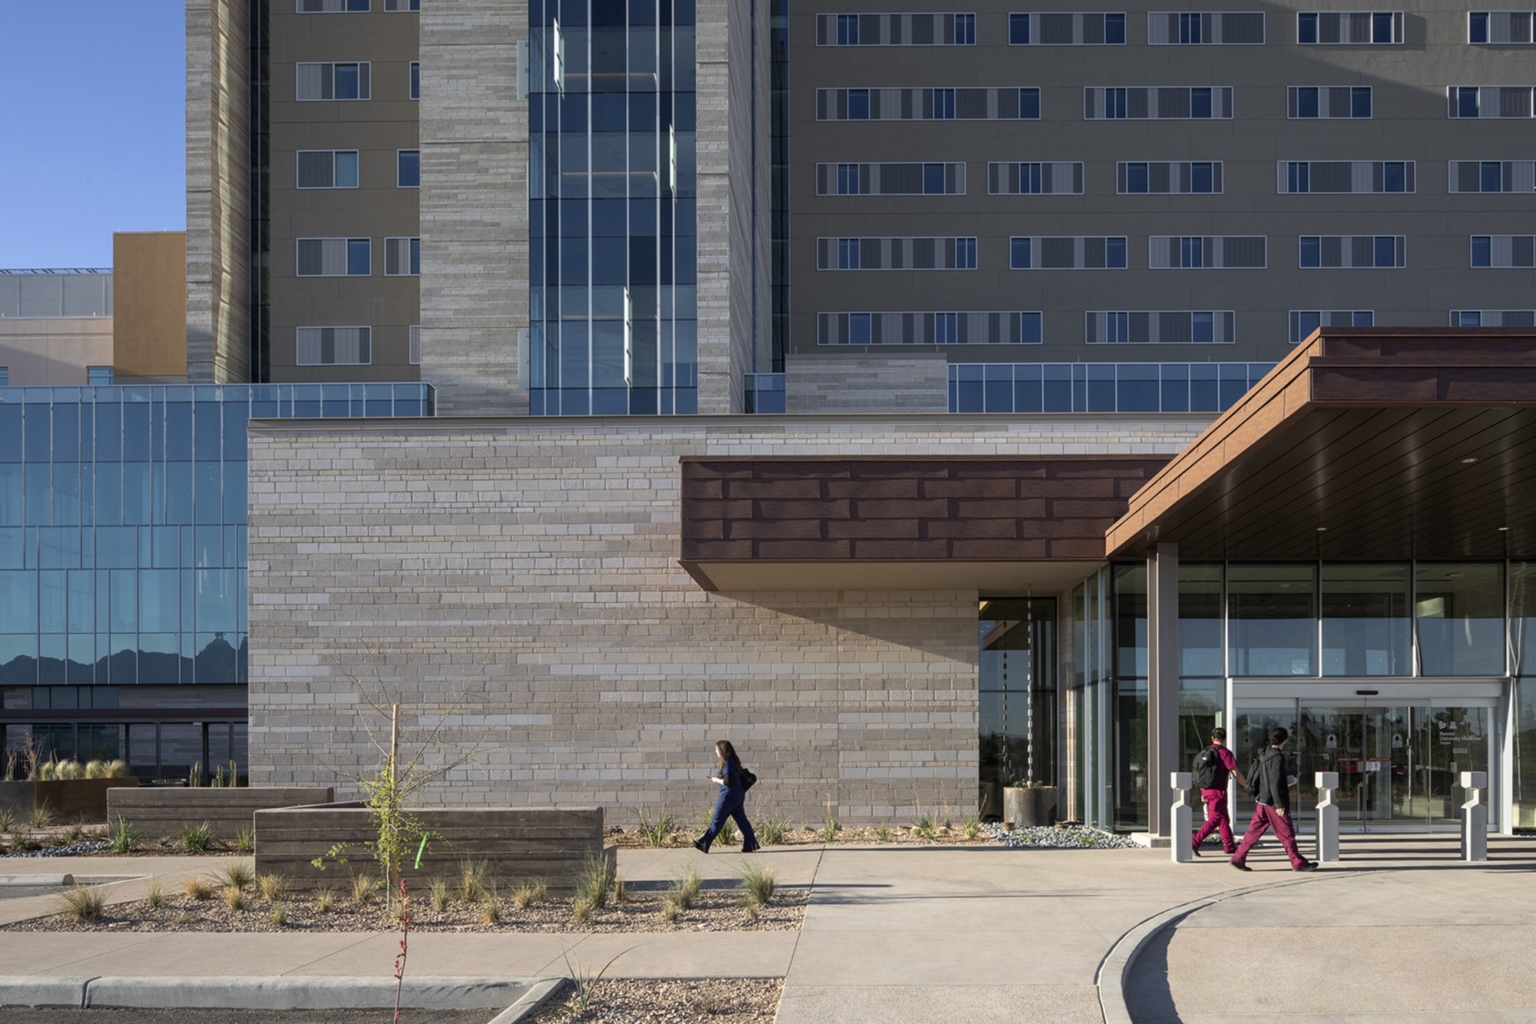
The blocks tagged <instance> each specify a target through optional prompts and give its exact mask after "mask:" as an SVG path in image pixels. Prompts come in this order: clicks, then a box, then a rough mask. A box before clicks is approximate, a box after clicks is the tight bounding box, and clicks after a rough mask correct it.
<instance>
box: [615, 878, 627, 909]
mask: <svg viewBox="0 0 1536 1024" xmlns="http://www.w3.org/2000/svg"><path fill="white" fill-rule="evenodd" d="M627 899H629V890H628V889H626V888H625V887H624V876H623V875H621V874H618V873H617V872H615V873H614V876H613V902H615V903H623V902H624V901H625V900H627Z"/></svg>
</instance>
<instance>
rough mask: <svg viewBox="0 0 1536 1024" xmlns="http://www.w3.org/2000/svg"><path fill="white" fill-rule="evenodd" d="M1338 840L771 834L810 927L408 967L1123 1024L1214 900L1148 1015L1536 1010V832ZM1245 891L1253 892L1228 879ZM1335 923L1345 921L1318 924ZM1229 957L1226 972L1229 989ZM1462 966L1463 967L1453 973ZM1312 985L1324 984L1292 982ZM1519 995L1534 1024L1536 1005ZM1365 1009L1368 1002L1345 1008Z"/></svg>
mask: <svg viewBox="0 0 1536 1024" xmlns="http://www.w3.org/2000/svg"><path fill="white" fill-rule="evenodd" d="M1343 845H1344V855H1345V858H1346V860H1345V863H1344V864H1343V865H1341V866H1338V867H1330V868H1327V869H1324V870H1322V871H1318V872H1315V873H1313V874H1309V875H1297V874H1293V873H1292V872H1290V871H1289V870H1286V866H1285V863H1284V860H1283V858H1282V857H1281V855H1280V853H1279V851H1278V850H1277V849H1274V848H1273V847H1272V845H1267V846H1266V847H1264V848H1261V849H1260V850H1259V851H1257V852H1256V853H1255V856H1254V857H1253V859H1252V860H1251V864H1252V866H1253V867H1254V868H1255V869H1256V870H1255V871H1254V872H1253V873H1251V874H1240V873H1238V872H1236V871H1233V870H1232V869H1231V868H1230V867H1228V866H1227V865H1226V861H1225V858H1223V857H1221V856H1219V855H1217V856H1215V857H1209V856H1208V857H1206V858H1204V859H1202V860H1199V861H1197V862H1195V863H1194V864H1191V865H1177V864H1173V863H1171V862H1170V861H1169V859H1168V853H1167V851H1166V850H1158V851H1151V850H1082V851H1075V850H1009V849H1004V848H1001V847H997V846H978V847H950V846H933V847H909V846H888V847H867V848H859V847H837V846H833V847H827V848H820V847H790V848H774V849H768V850H765V851H763V853H762V854H760V855H758V856H759V857H761V859H762V860H764V861H766V862H767V863H769V864H772V865H773V866H774V867H775V868H776V870H777V872H778V875H779V879H780V882H781V884H783V885H789V886H795V885H811V886H812V887H813V889H812V898H811V904H810V907H809V909H808V912H807V914H806V919H805V926H804V928H803V929H802V931H800V932H798V933H796V932H734V933H733V932H702V931H694V932H683V931H678V932H667V933H657V934H628V935H606V934H605V935H594V934H585V933H565V934H558V933H555V934H500V935H487V934H480V933H431V932H423V933H417V934H416V935H413V936H412V940H411V967H412V971H413V973H415V972H419V974H420V975H422V976H426V975H438V976H448V977H452V976H459V977H482V978H491V977H506V978H536V977H549V976H551V975H565V974H569V973H570V972H571V970H572V969H580V970H582V971H588V972H590V971H594V970H596V969H597V968H598V967H601V966H602V965H603V964H604V963H606V962H607V961H608V959H609V958H610V957H612V956H613V955H614V954H616V953H618V952H620V951H622V950H628V952H626V953H625V954H624V955H623V956H622V957H620V958H619V959H618V960H617V961H616V962H615V963H614V964H613V965H612V967H611V968H609V975H610V976H618V977H737V976H744V975H751V976H763V977H779V976H782V977H785V978H786V983H785V989H784V997H783V1001H782V1003H781V1006H780V1009H779V1015H778V1021H779V1024H824V1022H844V1021H847V1022H853V1021H858V1022H860V1024H864V1022H866V1021H868V1020H869V1019H871V1018H872V1017H875V1018H880V1017H884V1018H888V1019H895V1020H901V1021H903V1022H912V1024H925V1022H935V1024H937V1022H948V1021H962V1020H963V1021H965V1022H967V1024H975V1022H978V1021H1008V1022H1011V1024H1019V1022H1023V1024H1030V1022H1046V1021H1050V1022H1083V1024H1098V1022H1101V1021H1103V1020H1104V1019H1105V1018H1104V1014H1103V1012H1102V1010H1101V1007H1100V1003H1099V992H1100V990H1099V987H1098V985H1097V981H1098V975H1099V973H1100V969H1101V965H1102V964H1103V962H1104V960H1105V957H1106V955H1107V954H1108V953H1109V952H1110V950H1111V949H1112V948H1114V947H1115V945H1116V943H1117V942H1119V941H1120V940H1121V939H1122V937H1123V936H1124V935H1125V934H1126V933H1127V932H1129V931H1131V930H1132V929H1134V928H1135V927H1136V926H1137V925H1139V924H1141V923H1142V922H1144V921H1146V920H1148V919H1149V918H1153V917H1155V916H1156V915H1159V914H1162V913H1164V912H1166V911H1167V910H1168V909H1169V908H1171V907H1178V906H1182V905H1185V904H1190V903H1202V902H1206V901H1211V900H1219V902H1216V903H1212V904H1211V905H1210V907H1208V908H1206V909H1203V910H1200V911H1197V912H1195V913H1193V914H1191V915H1190V916H1189V917H1188V918H1186V919H1185V920H1184V921H1183V922H1181V923H1180V924H1178V926H1177V927H1174V928H1172V929H1171V930H1166V931H1165V932H1163V933H1160V934H1157V935H1154V936H1152V938H1151V939H1149V941H1148V943H1147V945H1146V948H1145V950H1144V951H1143V953H1142V955H1141V957H1140V958H1139V959H1138V961H1137V963H1136V966H1135V970H1134V971H1133V974H1132V977H1131V979H1130V982H1131V984H1130V986H1129V987H1128V989H1127V993H1128V995H1129V996H1130V998H1131V1002H1132V1010H1133V1015H1134V1016H1135V1017H1136V1019H1137V1020H1142V1019H1145V1020H1147V1021H1159V1022H1161V1021H1171V1020H1179V1019H1184V1020H1190V1021H1199V1022H1200V1024H1216V1022H1218V1021H1223V1020H1225V1019H1227V1018H1223V1017H1220V1016H1219V1015H1218V1014H1219V1013H1223V1012H1224V1013H1227V1014H1229V1015H1230V1016H1231V1019H1236V1017H1237V1016H1241V1017H1242V1018H1243V1019H1244V1020H1245V1021H1253V1020H1255V1019H1267V1018H1262V1017H1261V1018H1255V1017H1254V1016H1253V1014H1252V1013H1250V1012H1247V1011H1250V1010H1253V1011H1256V1012H1259V1013H1260V1014H1262V1013H1266V1012H1267V1013H1271V1014H1279V1015H1280V1016H1275V1017H1274V1019H1276V1020H1280V1019H1286V1018H1285V1017H1284V1014H1285V1013H1287V1012H1290V1010H1289V1007H1291V1006H1293V1005H1294V1006H1296V1007H1304V1009H1302V1008H1298V1009H1296V1010H1295V1011H1294V1012H1295V1013H1306V1014H1308V1015H1309V1017H1308V1020H1309V1021H1310V1022H1314V1024H1315V1022H1320V1021H1326V1020H1333V1019H1337V1020H1339V1021H1350V1022H1351V1024H1366V1022H1367V1021H1368V1020H1370V1019H1369V1018H1366V1017H1360V1016H1358V1014H1359V1013H1363V1012H1366V1011H1369V1010H1372V1009H1373V1008H1374V1007H1376V1006H1377V1005H1378V1004H1379V1005H1380V1006H1381V1007H1391V1008H1392V1009H1391V1010H1390V1011H1389V1012H1390V1013H1391V1014H1392V1015H1393V1016H1394V1017H1395V1018H1397V1019H1402V1018H1403V1017H1404V1016H1405V1015H1410V1014H1413V1013H1419V1014H1423V1015H1426V1016H1425V1019H1429V1016H1433V1015H1439V1016H1438V1018H1437V1019H1453V1020H1456V1021H1457V1022H1458V1024H1463V1022H1470V1021H1474V1020H1476V1021H1484V1020H1486V1021H1500V1020H1508V1019H1514V1018H1508V1017H1502V1018H1501V1017H1499V1016H1486V1015H1485V1016H1469V1017H1446V1016H1445V1013H1446V1012H1450V1011H1452V1010H1453V1007H1454V1009H1455V1012H1462V1011H1463V1010H1465V1011H1468V1012H1473V1013H1477V1014H1493V1013H1496V1012H1500V1011H1501V1010H1502V1008H1507V1007H1508V1006H1510V1005H1511V1004H1512V1003H1515V1004H1518V1005H1519V1006H1521V1007H1525V1008H1529V1007H1531V1006H1536V998H1533V993H1532V990H1531V988H1530V987H1529V986H1530V984H1531V983H1529V982H1528V979H1531V978H1536V969H1533V968H1536V942H1532V941H1531V940H1532V939H1533V938H1536V919H1533V915H1536V911H1532V910H1531V909H1529V908H1530V906H1531V902H1532V901H1531V900H1529V898H1528V897H1527V896H1526V894H1525V890H1524V888H1523V886H1526V885H1528V883H1529V880H1530V872H1531V871H1532V870H1536V841H1532V840H1527V839H1516V840H1504V839H1494V840H1492V841H1491V842H1490V855H1491V856H1492V857H1493V858H1494V859H1493V860H1491V861H1490V862H1489V863H1488V864H1487V865H1469V864H1462V863H1460V862H1458V861H1457V859H1456V849H1457V846H1456V837H1455V836H1453V835H1448V836H1439V837H1434V838H1425V837H1412V838H1410V837H1402V838H1398V839H1385V840H1384V839H1379V838H1370V839H1362V838H1351V837H1346V838H1345V840H1344V844H1343ZM226 861H227V859H226V858H162V859H159V860H148V859H135V858H110V859H106V858H79V859H66V858H60V859H57V860H54V859H38V860H30V861H21V860H17V861H7V862H6V863H5V870H6V873H8V874H19V873H23V872H25V871H33V870H35V871H36V872H37V873H39V874H45V873H46V874H58V873H60V872H63V871H69V872H73V873H75V874H77V875H106V874H114V875H121V874H131V873H133V871H134V870H135V868H136V867H137V868H138V869H142V870H144V871H145V872H153V873H158V874H161V875H162V876H163V877H164V878H165V880H166V883H167V885H168V886H170V885H172V884H179V882H175V881H173V879H179V876H180V875H181V874H185V873H189V872H198V873H211V872H212V871H214V870H216V869H217V868H218V867H219V866H220V865H221V864H222V863H225V862H226ZM741 862H742V858H741V857H740V856H739V855H737V854H734V853H730V852H717V853H715V854H711V855H709V856H707V857H706V856H703V855H700V854H698V853H696V852H694V851H692V850H636V851H631V850H625V851H621V853H620V861H619V863H620V870H621V872H622V873H623V874H624V877H625V878H626V880H628V881H630V882H666V881H670V880H671V878H673V877H674V876H675V875H676V873H677V872H678V871H679V870H680V869H681V868H682V866H683V865H684V864H687V863H692V864H696V865H697V866H698V867H699V868H700V869H701V871H702V872H703V873H704V874H705V876H706V878H712V879H721V880H729V879H733V878H734V877H735V876H736V874H737V872H738V871H739V867H740V864H741ZM24 864H25V865H26V867H22V866H21V865H24ZM34 865H35V868H34V867H33V866H34ZM144 884H145V883H144V882H143V881H140V882H127V883H119V884H118V885H117V886H114V888H113V892H114V898H123V899H126V898H131V897H135V896H136V892H137V893H141V892H142V887H143V885H144ZM1239 890H1243V891H1246V895H1243V896H1230V895H1229V894H1231V893H1234V892H1236V891H1239ZM1223 897H1228V898H1223ZM1346 897H1347V898H1346ZM1517 897H1518V898H1517ZM23 903H27V904H30V907H29V908H27V909H29V910H30V912H31V913H42V912H51V911H52V909H53V903H52V898H51V897H30V898H27V899H18V900H0V923H3V922H5V921H8V920H15V919H16V918H17V915H18V914H19V913H21V912H22V911H23V908H21V907H19V906H12V904H18V905H19V904H23ZM39 907H41V908H42V909H38V908H39ZM1469 915H1470V916H1469ZM1324 924H1327V925H1329V926H1330V928H1331V929H1334V930H1336V931H1337V934H1335V935H1332V936H1331V937H1330V939H1329V941H1328V942H1326V943H1323V942H1309V941H1307V937H1308V936H1309V935H1311V934H1312V932H1313V931H1314V930H1315V929H1316V928H1318V927H1319V926H1321V925H1324ZM1452 926H1454V927H1456V928H1458V929H1467V930H1466V931H1464V932H1463V931H1457V932H1456V933H1455V935H1456V938H1454V939H1453V940H1447V939H1445V937H1444V935H1445V933H1444V932H1443V931H1440V932H1439V933H1438V941H1437V931H1436V930H1437V929H1439V930H1443V929H1445V928H1448V927H1452ZM1216 927H1219V928H1223V929H1226V931H1223V932H1222V933H1220V934H1221V938H1220V942H1221V943H1222V945H1221V947H1220V948H1219V949H1218V951H1217V952H1216V953H1215V954H1212V955H1207V954H1210V950H1209V949H1208V948H1207V947H1206V945H1205V940H1204V939H1202V938H1201V937H1200V936H1194V937H1191V936H1192V935H1193V933H1194V932H1196V931H1199V930H1201V929H1209V928H1216ZM1277 929H1278V930H1277ZM1350 929H1354V931H1351V930H1350ZM1361 929H1369V931H1368V932H1364V933H1363V932H1362V931H1361ZM1277 939H1278V940H1279V941H1278V943H1277V941H1276V940H1277ZM1228 940H1230V941H1231V942H1232V943H1236V945H1231V944H1228ZM395 941H396V940H395V938H394V937H393V936H391V935H389V934H383V933H380V934H361V933H316V932H290V933H285V934H270V933H264V934H242V935H225V934H220V935H210V934H208V933H169V934H168V933H160V934H146V933H119V932H112V931H104V932H98V933H93V934H80V933H52V934H50V933H36V932H31V933H16V932H9V933H0V964H4V967H3V968H0V970H3V972H4V973H5V974H6V975H11V976H28V977H59V976H68V977H80V976H92V975H111V976H140V977H189V976H226V975H236V976H242V975H243V976H252V977H255V976H279V977H316V978H318V977H354V976H368V975H380V974H387V973H388V972H389V970H390V969H391V965H392V959H393V956H394V952H395ZM1452 942H1454V944H1455V946H1456V947H1457V948H1459V949H1460V950H1461V952H1460V953H1458V954H1456V955H1454V956H1450V955H1447V952H1446V949H1445V947H1447V946H1450V945H1451V944H1452ZM1159 943H1161V944H1162V946H1161V947H1159ZM1255 943H1257V944H1259V945H1261V946H1268V947H1274V946H1275V945H1277V944H1278V945H1279V946H1281V948H1284V949H1287V950H1292V951H1294V952H1293V953H1292V954H1291V955H1290V959H1288V960H1287V961H1286V964H1287V966H1286V971H1287V972H1288V973H1286V974H1285V980H1284V982H1283V984H1277V985H1276V986H1275V992H1276V995H1275V1005H1274V1006H1272V1007H1269V1006H1267V1004H1266V1005H1255V1004H1253V1003H1252V1002H1251V1001H1245V995H1244V993H1246V992H1247V991H1248V989H1249V987H1250V983H1249V982H1247V981H1245V980H1243V979H1242V978H1239V977H1238V974H1237V972H1235V970H1234V966H1235V963H1236V962H1237V960H1236V959H1234V958H1233V956H1232V954H1233V953H1234V952H1236V951H1241V950H1246V949H1248V948H1250V947H1251V946H1252V945H1254V944H1255ZM1362 946H1363V947H1367V948H1368V955H1366V952H1365V950H1362V949H1358V948H1357V947H1362ZM1159 948H1161V950H1162V952H1161V953H1159V951H1158V950H1159ZM1160 958H1161V959H1160ZM1243 958H1244V959H1245V958H1246V954H1245V956H1244V957H1243ZM1341 958H1342V959H1341ZM568 960H569V963H570V964H571V965H572V966H567V962H568ZM1474 961H1475V962H1481V963H1484V964H1493V965H1494V967H1493V968H1492V970H1496V971H1497V979H1496V980H1493V981H1490V982H1488V983H1481V984H1480V983H1477V982H1475V981H1467V980H1466V979H1469V978H1472V979H1475V978H1479V977H1490V975H1489V970H1490V969H1489V968H1483V969H1482V972H1481V974H1478V973H1473V971H1472V964H1473V963H1474ZM1164 963H1165V964H1166V965H1167V968H1166V972H1164V971H1163V969H1162V968H1161V967H1160V966H1159V965H1160V964H1164ZM1357 963H1358V964H1360V965H1361V969H1359V970H1356V969H1355V968H1354V965H1355V964H1357ZM1213 965H1214V966H1213ZM1388 967H1390V970H1389V969H1386V968H1388ZM1213 969H1214V970H1215V971H1216V973H1217V975H1218V976H1219V977H1220V978H1221V979H1223V980H1222V981H1221V982H1220V984H1219V985H1217V986H1215V987H1214V988H1212V987H1211V986H1210V978H1211V973H1212V970H1213ZM1448 972H1450V973H1448ZM1452 977H1454V978H1455V979H1457V984H1456V985H1448V984H1444V983H1443V982H1445V981H1446V980H1447V979H1448V978H1452ZM1404 978H1410V979H1418V983H1417V984H1416V985H1413V984H1405V983H1404V981H1403V979H1404ZM1319 979H1326V983H1325V982H1324V981H1320V980H1319ZM1436 979H1439V981H1440V982H1442V983H1441V984H1437V983H1436ZM1160 986H1161V987H1160ZM1458 986H1459V987H1458ZM1468 989H1475V990H1477V991H1486V992H1488V993H1498V994H1497V995H1496V996H1495V995H1488V996H1487V998H1482V999H1480V1000H1473V1001H1470V1002H1467V1001H1465V1000H1463V1002H1456V998H1462V997H1456V998H1452V996H1451V995H1449V993H1451V992H1453V991H1464V990H1468ZM1207 993H1209V994H1208V995H1207ZM1297 993H1307V995H1306V998H1305V999H1300V1000H1295V999H1292V998H1291V997H1292V996H1294V995H1296V994H1297ZM1206 998H1209V999H1210V1000H1213V1002H1209V1003H1207V1002H1202V1001H1201V1000H1202V999H1206ZM1309 1000H1310V1001H1309ZM1522 1000H1523V1002H1522ZM1237 1009H1241V1010H1243V1011H1244V1012H1242V1013H1240V1014H1234V1013H1233V1011H1234V1010H1237ZM1524 1012H1525V1016H1524V1017H1523V1018H1520V1019H1527V1020H1528V1019H1536V1012H1533V1011H1531V1010H1529V1009H1526V1010H1525V1011H1524ZM1350 1013H1353V1014H1356V1016H1335V1015H1337V1014H1350ZM1148 1014H1152V1016H1148ZM1157 1014H1161V1016H1157ZM1200 1014H1204V1016H1200ZM1191 1015H1193V1016H1191ZM1371 1024H1374V1020H1371Z"/></svg>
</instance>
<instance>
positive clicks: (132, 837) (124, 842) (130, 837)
mask: <svg viewBox="0 0 1536 1024" xmlns="http://www.w3.org/2000/svg"><path fill="white" fill-rule="evenodd" d="M107 842H109V843H111V844H112V845H111V846H109V847H108V849H109V850H111V851H112V852H113V853H130V852H132V850H133V848H134V847H135V846H137V845H139V835H138V833H137V832H135V831H134V830H133V826H132V825H130V824H128V820H127V819H126V818H118V819H117V824H116V825H113V826H112V830H111V831H110V832H109V833H108V834H107Z"/></svg>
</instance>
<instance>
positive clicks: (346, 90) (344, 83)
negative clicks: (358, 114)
mask: <svg viewBox="0 0 1536 1024" xmlns="http://www.w3.org/2000/svg"><path fill="white" fill-rule="evenodd" d="M371 68H372V65H370V64H369V63H368V62H367V61H363V62H361V63H355V64H305V63H300V64H295V65H294V69H295V74H296V76H297V82H296V84H295V87H294V88H295V98H296V99H299V100H366V99H368V98H369V79H370V77H371V74H372V72H371Z"/></svg>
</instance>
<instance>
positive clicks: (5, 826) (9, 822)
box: [0, 807, 16, 832]
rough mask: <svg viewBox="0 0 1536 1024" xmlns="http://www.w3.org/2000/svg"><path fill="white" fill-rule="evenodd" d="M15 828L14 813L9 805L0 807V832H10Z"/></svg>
mask: <svg viewBox="0 0 1536 1024" xmlns="http://www.w3.org/2000/svg"><path fill="white" fill-rule="evenodd" d="M15 829H16V815H15V814H13V813H12V812H11V809H10V808H9V807H0V832H12V831H15Z"/></svg>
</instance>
